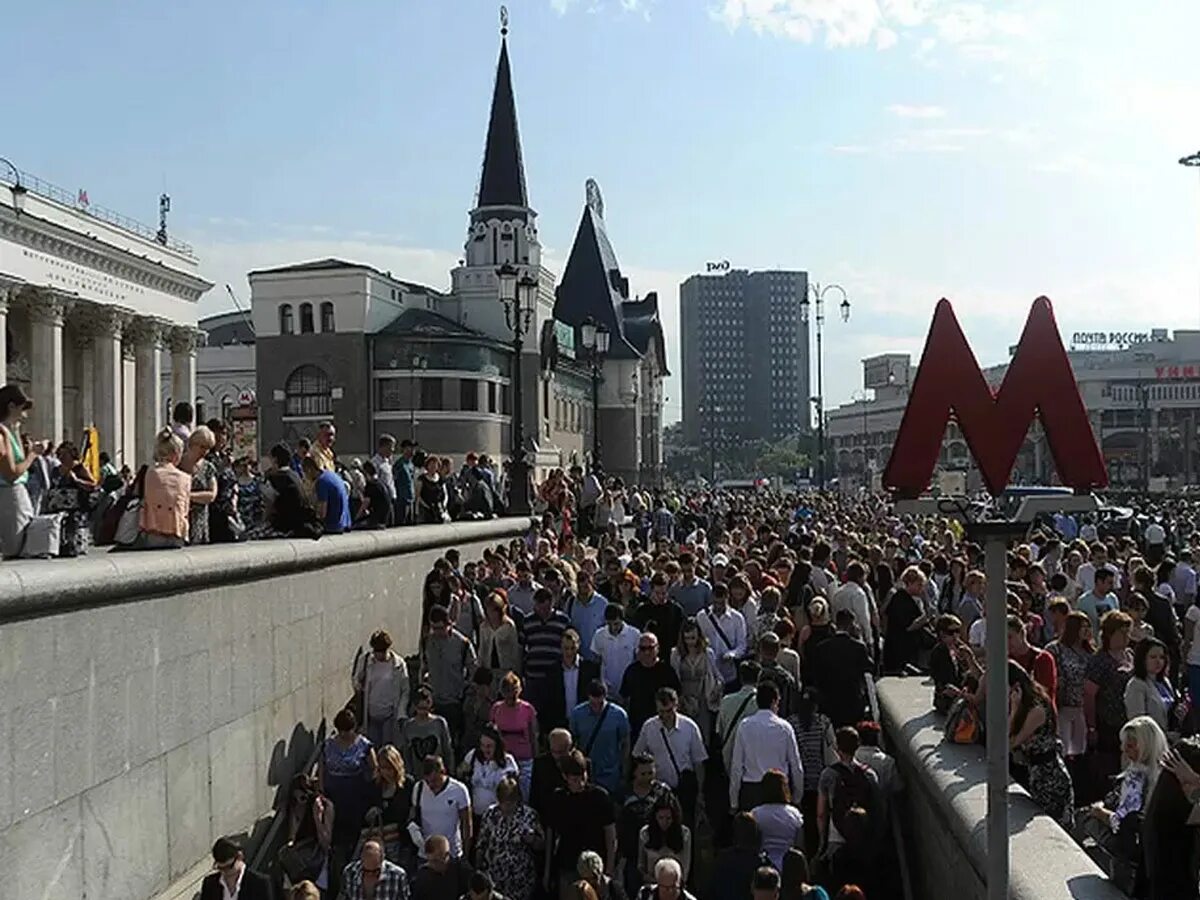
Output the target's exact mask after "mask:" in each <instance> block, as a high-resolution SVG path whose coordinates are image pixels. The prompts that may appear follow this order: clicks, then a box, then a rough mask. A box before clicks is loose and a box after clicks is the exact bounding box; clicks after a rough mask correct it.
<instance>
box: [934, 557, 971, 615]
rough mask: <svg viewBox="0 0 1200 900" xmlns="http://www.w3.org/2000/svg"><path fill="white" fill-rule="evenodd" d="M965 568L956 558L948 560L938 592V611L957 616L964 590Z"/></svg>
mask: <svg viewBox="0 0 1200 900" xmlns="http://www.w3.org/2000/svg"><path fill="white" fill-rule="evenodd" d="M966 578H967V566H966V564H965V563H964V562H963V561H962V560H961V559H959V558H958V557H957V556H955V557H953V558H951V559H950V562H949V566H948V569H947V575H946V580H945V581H943V582H942V586H941V589H940V590H939V591H938V609H939V610H940V611H941V612H943V613H951V614H953V615H957V614H958V604H959V601H960V600H962V595H963V591H964V590H965V588H966Z"/></svg>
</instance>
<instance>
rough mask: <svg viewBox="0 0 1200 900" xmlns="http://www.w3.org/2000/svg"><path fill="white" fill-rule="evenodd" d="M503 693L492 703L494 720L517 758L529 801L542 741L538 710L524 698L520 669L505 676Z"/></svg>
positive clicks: (502, 682)
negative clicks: (531, 783) (534, 761)
mask: <svg viewBox="0 0 1200 900" xmlns="http://www.w3.org/2000/svg"><path fill="white" fill-rule="evenodd" d="M500 696H501V697H502V698H503V699H501V700H497V701H496V702H495V703H493V704H492V715H491V721H492V724H493V725H495V726H496V728H497V729H499V731H500V736H501V737H502V738H504V747H505V749H506V750H508V752H509V753H511V754H512V755H513V758H514V759H516V761H517V768H518V769H519V770H520V777H519V778H518V783H519V784H520V785H521V796H522V797H524V798H525V800H526V801H527V802H528V800H529V782H530V778H531V777H532V775H533V757H534V754H535V753H536V752H537V743H538V726H537V710H535V709H534V708H533V704H532V703H529V702H527V701H525V700H522V699H521V678H520V676H519V675H517V673H516V672H509V673H508V674H507V675H505V676H504V679H503V680H502V681H501V682H500Z"/></svg>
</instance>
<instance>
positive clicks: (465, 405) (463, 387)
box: [458, 378, 479, 410]
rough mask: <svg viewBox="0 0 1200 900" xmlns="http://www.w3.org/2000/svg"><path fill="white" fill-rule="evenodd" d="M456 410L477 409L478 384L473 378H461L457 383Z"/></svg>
mask: <svg viewBox="0 0 1200 900" xmlns="http://www.w3.org/2000/svg"><path fill="white" fill-rule="evenodd" d="M458 408H459V409H468V410H477V409H479V382H478V381H476V380H475V379H474V378H463V379H461V380H460V381H459V382H458Z"/></svg>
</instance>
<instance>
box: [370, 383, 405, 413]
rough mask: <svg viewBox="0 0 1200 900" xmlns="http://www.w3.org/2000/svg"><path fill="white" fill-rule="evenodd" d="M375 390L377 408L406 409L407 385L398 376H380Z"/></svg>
mask: <svg viewBox="0 0 1200 900" xmlns="http://www.w3.org/2000/svg"><path fill="white" fill-rule="evenodd" d="M377 384H378V387H377V388H376V391H375V396H376V406H377V408H379V409H408V408H409V404H408V393H407V390H406V389H407V385H406V384H402V383H401V380H400V379H399V378H381V379H379V381H378V382H377Z"/></svg>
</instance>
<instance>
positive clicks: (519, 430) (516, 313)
mask: <svg viewBox="0 0 1200 900" xmlns="http://www.w3.org/2000/svg"><path fill="white" fill-rule="evenodd" d="M496 275H497V277H498V278H499V279H500V302H501V303H503V304H504V321H505V322H506V323H507V325H508V327H509V328H510V329H511V330H512V333H513V343H512V347H513V369H512V380H513V412H512V461H511V462H510V463H509V468H508V512H509V515H513V516H527V515H530V513H531V512H532V507H531V506H530V503H529V463H528V461H527V459H526V451H525V397H524V393H525V392H524V380H523V379H522V377H521V357H522V356H523V355H524V348H525V335H526V334H527V333H528V332H529V326H530V325H531V324H532V322H533V312H534V309H535V308H536V307H537V288H538V283H537V281H536V280H534V279H533V278H530V277H529V275H527V274H526V275H523V276H522V275H521V273H520V271H519V270H518V269H517V267H516V266H514V265H512V264H511V263H505V264H504V265H502V266H501V267H500V268H498V269H497V270H496Z"/></svg>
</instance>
